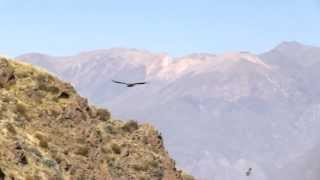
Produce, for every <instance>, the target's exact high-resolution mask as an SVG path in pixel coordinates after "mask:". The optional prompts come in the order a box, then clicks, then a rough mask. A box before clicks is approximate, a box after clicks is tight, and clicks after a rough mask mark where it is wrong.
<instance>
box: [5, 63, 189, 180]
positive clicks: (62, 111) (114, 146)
mask: <svg viewBox="0 0 320 180" xmlns="http://www.w3.org/2000/svg"><path fill="white" fill-rule="evenodd" d="M40 179H43V180H45V179H48V180H60V179H61V180H63V179H66V180H104V179H110V180H113V179H114V180H130V179H132V180H135V179H138V180H139V179H140V180H149V179H150V180H153V179H154V180H156V179H163V180H175V179H192V177H189V176H188V175H183V173H182V172H181V171H179V170H177V169H176V168H175V162H174V161H173V160H172V159H171V158H170V157H169V156H168V153H167V152H166V150H165V148H164V146H163V141H162V137H161V134H160V133H159V132H158V131H157V130H156V129H154V128H153V127H152V126H150V125H148V124H138V123H137V122H136V121H128V122H122V121H120V120H116V119H113V118H112V117H111V115H110V113H109V111H107V110H105V109H100V108H97V107H95V106H91V105H89V104H88V101H87V100H86V99H85V98H83V97H81V96H79V95H78V94H77V92H76V91H75V90H74V88H73V87H72V86H71V85H70V84H68V83H65V82H62V81H60V80H58V79H57V78H55V77H54V76H53V75H51V74H49V73H47V72H46V71H44V70H41V69H37V68H34V67H32V66H31V65H28V64H24V63H21V62H17V61H12V60H8V59H6V58H0V180H40Z"/></svg>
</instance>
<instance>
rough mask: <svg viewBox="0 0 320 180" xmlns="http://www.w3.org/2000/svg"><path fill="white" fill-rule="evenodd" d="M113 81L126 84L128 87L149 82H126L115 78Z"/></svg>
mask: <svg viewBox="0 0 320 180" xmlns="http://www.w3.org/2000/svg"><path fill="white" fill-rule="evenodd" d="M112 82H114V83H118V84H125V85H127V87H133V86H135V85H142V84H147V82H136V83H125V82H120V81H115V80H112Z"/></svg>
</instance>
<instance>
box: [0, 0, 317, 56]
mask: <svg viewBox="0 0 320 180" xmlns="http://www.w3.org/2000/svg"><path fill="white" fill-rule="evenodd" d="M319 1H320V0H192V1H191V0H158V1H156V0H127V1H124V0H74V1H71V0H50V1H49V0H0V23H1V27H0V53H2V54H7V55H10V56H16V55H19V54H22V53H26V52H43V53H49V54H53V55H68V54H74V53H76V52H79V51H83V50H91V49H97V48H110V47H133V48H143V49H149V50H152V51H159V52H168V53H170V54H172V55H182V54H188V53H191V52H213V53H215V52H217V53H220V52H224V51H238V50H239V51H240V50H248V51H252V52H256V53H259V52H262V51H265V50H268V49H270V48H271V47H273V46H275V45H276V44H278V43H279V42H281V41H286V40H296V41H300V42H303V43H306V44H311V45H317V46H320V2H319Z"/></svg>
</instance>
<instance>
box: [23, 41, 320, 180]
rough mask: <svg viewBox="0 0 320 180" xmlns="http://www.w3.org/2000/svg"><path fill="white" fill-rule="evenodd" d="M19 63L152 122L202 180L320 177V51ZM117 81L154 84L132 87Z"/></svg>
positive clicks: (97, 54) (122, 53) (122, 113)
mask: <svg viewBox="0 0 320 180" xmlns="http://www.w3.org/2000/svg"><path fill="white" fill-rule="evenodd" d="M18 59H21V60H24V61H27V62H29V63H32V64H36V65H39V66H42V67H44V68H47V69H48V70H49V71H51V72H53V73H55V74H57V75H58V76H60V77H61V78H63V79H65V80H67V81H70V82H72V83H73V84H74V85H75V86H76V88H77V90H79V91H80V93H81V94H82V95H83V96H86V97H89V100H90V101H91V102H94V103H95V104H98V105H101V106H104V107H107V108H109V109H111V111H112V112H113V113H114V114H113V115H114V116H115V117H119V118H135V119H139V120H145V121H146V122H151V123H152V124H154V125H155V126H156V127H158V128H159V129H160V131H161V132H162V133H163V135H164V137H165V140H166V142H165V144H166V146H167V148H168V149H169V152H170V154H171V155H172V156H173V158H174V159H176V160H177V163H178V165H179V166H181V167H183V168H184V169H186V170H189V171H190V172H191V173H192V174H193V175H195V176H197V177H199V179H208V180H209V179H210V180H211V179H214V180H234V179H237V180H242V179H248V177H247V176H246V175H245V173H246V171H247V170H248V168H250V167H251V168H253V171H252V174H251V175H250V179H254V180H269V179H273V180H287V179H288V180H319V179H320V173H319V172H320V171H319V169H320V163H318V162H319V160H320V152H319V149H320V132H319V129H320V85H319V84H318V83H317V79H318V77H319V75H320V73H319V69H320V48H317V47H312V46H307V45H303V44H300V43H297V42H284V43H282V44H280V45H279V46H277V47H275V48H274V49H272V50H271V51H268V52H266V53H264V54H261V55H254V54H251V53H249V52H236V53H225V54H221V55H215V54H206V53H200V54H199V53H198V54H192V55H187V56H184V57H180V58H173V57H170V56H169V55H167V54H159V53H151V52H148V51H142V50H137V49H120V48H118V49H108V50H96V51H91V52H85V53H80V54H78V55H75V56H68V57H53V56H47V55H43V54H36V53H34V54H26V55H22V56H20V57H18ZM112 79H115V80H121V81H128V82H135V81H142V80H143V81H144V80H145V81H148V82H150V83H149V84H148V85H145V86H139V87H134V88H126V87H124V86H119V85H118V84H113V83H112V82H111V80H112Z"/></svg>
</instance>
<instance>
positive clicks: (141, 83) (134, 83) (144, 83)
mask: <svg viewBox="0 0 320 180" xmlns="http://www.w3.org/2000/svg"><path fill="white" fill-rule="evenodd" d="M132 84H133V85H139V84H147V82H137V83H132Z"/></svg>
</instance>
